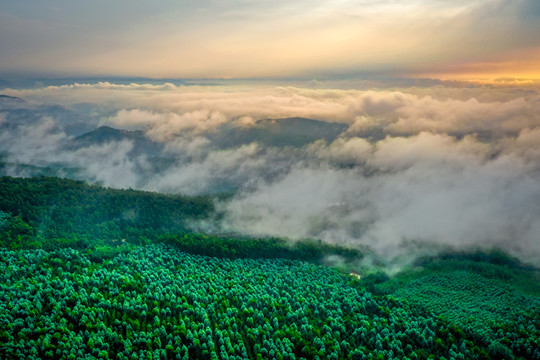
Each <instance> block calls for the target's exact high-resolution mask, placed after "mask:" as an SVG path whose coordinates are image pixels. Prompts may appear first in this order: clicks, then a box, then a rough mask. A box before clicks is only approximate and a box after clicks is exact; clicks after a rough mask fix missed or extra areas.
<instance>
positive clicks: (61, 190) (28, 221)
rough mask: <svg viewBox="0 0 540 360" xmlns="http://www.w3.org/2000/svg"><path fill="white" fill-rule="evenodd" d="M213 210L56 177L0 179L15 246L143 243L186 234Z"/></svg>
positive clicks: (0, 205)
mask: <svg viewBox="0 0 540 360" xmlns="http://www.w3.org/2000/svg"><path fill="white" fill-rule="evenodd" d="M213 209H214V208H213V202H212V199H211V198H210V197H207V196H190V197H188V196H180V195H174V196H172V195H164V194H158V193H153V192H144V191H135V190H131V189H130V190H118V189H110V188H104V187H101V186H98V185H89V184H87V183H85V182H83V181H75V180H68V179H59V178H53V177H38V178H12V177H1V178H0V211H2V212H3V213H4V215H3V216H4V217H6V216H10V217H12V218H14V219H16V220H14V223H13V224H12V229H11V231H12V232H13V233H12V234H11V236H10V237H11V240H12V241H22V242H27V241H29V240H32V238H35V239H38V240H43V241H46V240H47V239H59V238H63V239H69V240H73V241H79V240H87V241H91V240H111V241H112V240H121V239H125V240H126V241H128V242H132V243H140V242H144V239H145V238H147V237H153V236H157V235H158V234H162V233H165V232H176V231H183V230H185V229H186V221H187V220H193V219H198V218H202V217H205V216H208V215H209V214H210V213H212V212H213ZM4 238H5V236H4ZM35 239H34V240H35ZM4 240H7V239H4ZM20 245H21V247H28V246H25V245H24V244H20ZM15 247H16V246H15Z"/></svg>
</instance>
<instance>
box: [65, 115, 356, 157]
mask: <svg viewBox="0 0 540 360" xmlns="http://www.w3.org/2000/svg"><path fill="white" fill-rule="evenodd" d="M346 129H347V125H346V124H342V123H329V122H325V121H320V120H313V119H306V118H300V117H294V118H283V119H262V120H258V121H256V122H255V123H254V124H253V125H251V126H240V125H236V124H234V123H228V124H225V125H222V126H221V127H219V128H218V129H217V130H216V131H215V132H210V133H207V134H206V136H207V137H208V139H209V140H210V142H211V143H212V144H213V146H214V147H215V148H218V149H227V148H234V147H237V146H241V145H246V144H250V143H253V142H256V143H259V144H261V145H264V146H273V147H284V146H292V147H301V146H304V145H306V144H309V143H312V142H315V141H317V140H321V139H322V140H325V141H333V140H335V139H336V138H337V137H338V136H339V135H340V134H341V133H343V131H345V130H346ZM124 140H128V141H132V142H133V145H134V146H133V151H134V154H142V153H145V154H147V155H149V156H157V155H158V154H160V153H161V151H162V150H163V148H164V144H161V143H158V142H155V141H153V140H151V139H149V138H148V137H146V135H145V133H144V131H142V130H123V129H116V128H113V127H110V126H100V127H98V128H97V129H95V130H92V131H90V132H87V133H84V134H82V135H80V136H77V137H76V138H74V139H73V140H72V141H71V143H70V146H71V147H72V148H82V147H88V146H92V145H103V144H106V143H109V142H118V141H124Z"/></svg>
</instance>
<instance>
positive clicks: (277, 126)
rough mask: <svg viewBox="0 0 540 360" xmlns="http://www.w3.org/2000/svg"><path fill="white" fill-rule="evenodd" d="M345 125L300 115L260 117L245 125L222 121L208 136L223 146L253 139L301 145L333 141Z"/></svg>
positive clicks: (285, 144)
mask: <svg viewBox="0 0 540 360" xmlns="http://www.w3.org/2000/svg"><path fill="white" fill-rule="evenodd" d="M347 127H348V126H347V125H346V124H342V123H330V122H326V121H321V120H313V119H307V118H301V117H292V118H283V119H262V120H258V121H256V122H255V124H254V125H252V126H246V127H242V126H239V125H232V124H225V125H223V126H221V127H220V129H219V130H218V131H217V132H216V133H215V134H213V135H211V136H210V140H211V141H213V142H215V143H216V145H217V146H218V147H224V148H226V147H234V146H238V145H245V144H249V143H252V142H257V143H260V144H262V145H266V146H275V147H283V146H292V147H301V146H304V145H307V144H309V143H312V142H315V141H317V140H326V141H333V140H335V139H336V138H337V137H338V136H339V135H340V134H341V133H342V132H343V131H345V130H346V129H347Z"/></svg>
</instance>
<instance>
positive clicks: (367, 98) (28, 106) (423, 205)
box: [0, 81, 540, 264]
mask: <svg viewBox="0 0 540 360" xmlns="http://www.w3.org/2000/svg"><path fill="white" fill-rule="evenodd" d="M351 88H353V86H350V84H347V83H339V82H336V83H324V82H317V81H312V82H304V83H294V84H291V86H274V85H270V84H269V85H261V84H250V83H248V84H242V85H239V84H234V83H233V84H214V85H212V84H210V85H175V84H172V83H164V84H145V83H124V84H115V83H109V82H98V83H72V84H69V85H53V86H38V87H32V88H22V89H10V88H6V89H4V90H2V91H1V93H2V94H3V95H2V96H1V97H0V152H1V160H0V161H1V164H0V170H1V174H2V175H9V176H15V177H26V176H33V175H41V174H45V175H54V176H60V177H69V178H75V179H81V180H86V181H89V182H93V183H98V184H101V185H104V186H109V187H114V188H132V189H141V190H150V191H156V192H163V193H170V194H186V195H204V194H225V196H221V197H220V200H216V204H215V206H216V208H217V210H218V212H219V213H220V216H217V217H216V218H215V219H203V220H197V221H193V222H192V223H191V224H190V226H191V227H192V228H193V229H195V230H197V231H201V232H205V233H215V234H221V233H235V234H242V235H249V236H279V237H284V238H288V239H291V240H298V239H304V238H315V239H321V240H323V241H324V242H328V243H331V244H338V245H345V246H347V247H357V248H361V247H369V248H371V249H373V250H374V251H375V252H376V253H377V254H378V256H380V257H381V258H382V259H385V260H386V261H389V262H392V261H393V262H395V263H400V262H407V261H409V259H410V258H411V257H416V256H420V255H423V254H427V253H430V252H434V251H440V250H442V249H454V250H460V249H471V248H481V249H492V248H496V249H501V250H504V251H506V252H509V253H510V254H512V255H514V256H517V257H519V258H520V259H521V260H522V261H525V262H528V263H532V264H535V263H536V264H537V263H538V262H539V260H540V241H539V238H538V234H540V216H539V215H540V127H539V124H540V94H539V90H538V87H537V86H535V85H534V84H533V85H527V84H521V85H516V84H509V85H504V84H500V85H498V86H496V85H490V86H483V85H472V84H468V85H464V84H460V83H444V82H439V83H429V82H426V83H420V84H404V83H403V82H396V83H391V82H389V83H386V84H380V83H373V82H365V83H360V84H355V86H354V88H355V89H351Z"/></svg>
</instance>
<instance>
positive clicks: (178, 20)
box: [0, 0, 540, 79]
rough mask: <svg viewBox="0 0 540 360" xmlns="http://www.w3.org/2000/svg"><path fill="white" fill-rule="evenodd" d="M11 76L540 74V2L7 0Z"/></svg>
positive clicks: (3, 62) (4, 29)
mask: <svg viewBox="0 0 540 360" xmlns="http://www.w3.org/2000/svg"><path fill="white" fill-rule="evenodd" d="M0 33H1V34H2V36H1V37H0V74H2V76H4V77H5V76H14V75H23V76H24V75H36V76H49V77H68V76H126V77H129V76H143V77H151V78H205V79H207V78H209V79H212V78H225V79H229V78H238V79H245V78H272V79H283V78H302V79H304V78H305V79H312V78H314V79H330V78H350V77H362V76H366V75H374V74H376V75H380V76H389V77H413V78H414V77H430V78H441V79H497V78H519V79H540V2H539V1H538V0H467V1H465V0H454V1H442V0H409V1H396V0H377V1H372V0H371V1H370V0H335V1H321V0H309V1H307V0H272V1H269V0H230V1H217V0H198V1H187V0H180V1H178V0H174V1H173V0H163V1H145V0H144V1H143V0H117V1H105V0H94V1H70V0H39V1H38V0H2V1H0Z"/></svg>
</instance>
